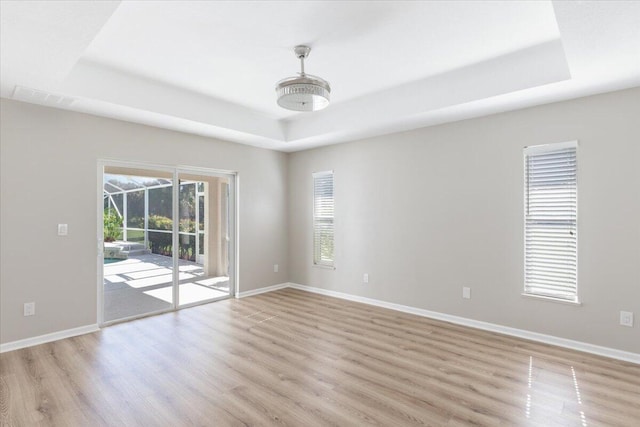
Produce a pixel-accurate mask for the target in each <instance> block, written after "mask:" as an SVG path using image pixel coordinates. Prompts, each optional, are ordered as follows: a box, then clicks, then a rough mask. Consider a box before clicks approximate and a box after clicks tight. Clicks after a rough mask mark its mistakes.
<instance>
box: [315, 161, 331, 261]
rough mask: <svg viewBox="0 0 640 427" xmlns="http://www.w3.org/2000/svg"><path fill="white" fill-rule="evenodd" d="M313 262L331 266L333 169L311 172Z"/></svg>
mask: <svg viewBox="0 0 640 427" xmlns="http://www.w3.org/2000/svg"><path fill="white" fill-rule="evenodd" d="M313 263H314V264H315V265H324V266H328V267H333V171H326V172H316V173H314V174H313Z"/></svg>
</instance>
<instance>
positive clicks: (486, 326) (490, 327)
mask: <svg viewBox="0 0 640 427" xmlns="http://www.w3.org/2000/svg"><path fill="white" fill-rule="evenodd" d="M289 287H290V288H294V289H299V290H301V291H307V292H313V293H316V294H321V295H327V296H330V297H335V298H341V299H345V300H349V301H355V302H361V303H363V304H369V305H374V306H377V307H383V308H388V309H391V310H396V311H401V312H404V313H410V314H415V315H418V316H422V317H428V318H430V319H436V320H443V321H445V322H450V323H455V324H457V325H463V326H469V327H471V328H476V329H482V330H485V331H490V332H498V333H500V334H504V335H510V336H514V337H519V338H524V339H528V340H531V341H537V342H541V343H545V344H552V345H556V346H558V347H565V348H570V349H572V350H578V351H584V352H586V353H592V354H597V355H599V356H605V357H610V358H612V359H618V360H624V361H626V362H632V363H638V364H640V354H638V353H631V352H628V351H622V350H616V349H614V348H609V347H602V346H599V345H595V344H589V343H585V342H581V341H574V340H570V339H566V338H559V337H555V336H553V335H546V334H540V333H537V332H531V331H527V330H524V329H517V328H511V327H508V326H502V325H497V324H495V323H488V322H481V321H479V320H473V319H468V318H466V317H460V316H453V315H451V314H445V313H439V312H437V311H430V310H424V309H422V308H416V307H410V306H407V305H401V304H394V303H390V302H386V301H381V300H377V299H373V298H367V297H361V296H357V295H351V294H345V293H342V292H337V291H330V290H327V289H322V288H315V287H313V286H306V285H300V284H297V283H289Z"/></svg>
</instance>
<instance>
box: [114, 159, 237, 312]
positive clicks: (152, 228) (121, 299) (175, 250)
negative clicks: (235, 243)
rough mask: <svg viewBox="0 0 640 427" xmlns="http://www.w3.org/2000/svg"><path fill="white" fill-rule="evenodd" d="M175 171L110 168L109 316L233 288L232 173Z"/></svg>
mask: <svg viewBox="0 0 640 427" xmlns="http://www.w3.org/2000/svg"><path fill="white" fill-rule="evenodd" d="M177 176H178V179H177V181H176V184H177V187H178V190H177V192H176V191H174V176H173V173H172V172H166V171H157V170H146V169H145V170H142V169H133V168H122V167H105V168H104V173H103V209H104V212H103V223H104V229H103V232H104V265H103V289H104V293H103V296H104V298H103V321H104V322H111V321H116V320H121V319H127V318H133V317H137V316H141V315H146V314H150V313H155V312H162V311H168V310H172V309H175V308H178V307H182V306H185V305H192V304H196V303H202V302H207V301H214V300H217V299H222V298H227V297H228V296H229V295H230V294H231V291H232V286H230V271H229V269H230V256H229V255H230V253H229V252H230V231H231V230H230V228H231V227H230V221H229V200H230V199H229V195H230V193H229V191H230V178H229V177H225V176H210V175H204V174H201V173H196V174H192V173H179V174H177ZM176 195H177V203H176V204H174V197H175V196H176ZM174 213H175V214H174Z"/></svg>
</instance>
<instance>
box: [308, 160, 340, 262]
mask: <svg viewBox="0 0 640 427" xmlns="http://www.w3.org/2000/svg"><path fill="white" fill-rule="evenodd" d="M311 175H312V189H311V190H312V195H313V196H312V203H313V206H312V258H313V266H314V267H322V268H328V269H335V175H334V172H333V170H326V171H319V172H313V173H312V174H311ZM326 176H331V205H332V209H331V210H332V214H331V216H330V217H327V216H323V217H322V220H321V221H318V218H320V216H319V215H317V214H316V182H317V180H318V179H320V178H324V177H326ZM327 220H330V222H331V246H332V248H331V259H330V260H323V259H322V246H321V244H316V241H317V235H318V230H317V228H316V224H318V223H319V222H323V223H326V222H327Z"/></svg>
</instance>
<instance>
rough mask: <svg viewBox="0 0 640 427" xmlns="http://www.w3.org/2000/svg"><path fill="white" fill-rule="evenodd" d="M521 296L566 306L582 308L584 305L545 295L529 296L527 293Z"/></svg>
mask: <svg viewBox="0 0 640 427" xmlns="http://www.w3.org/2000/svg"><path fill="white" fill-rule="evenodd" d="M521 295H522V296H523V297H527V298H533V299H539V300H544V301H549V302H556V303H560V304H566V305H573V306H581V305H582V303H581V302H580V301H569V300H566V299H559V298H554V297H547V296H543V295H535V294H527V293H524V292H523V293H522V294H521Z"/></svg>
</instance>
